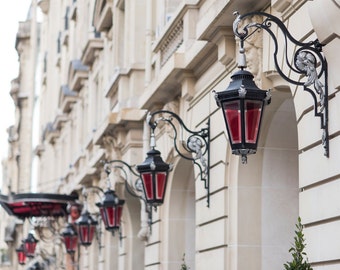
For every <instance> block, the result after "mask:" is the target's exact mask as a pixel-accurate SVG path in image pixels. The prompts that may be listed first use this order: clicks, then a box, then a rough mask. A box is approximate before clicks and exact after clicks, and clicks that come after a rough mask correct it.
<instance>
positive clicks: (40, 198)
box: [0, 193, 78, 219]
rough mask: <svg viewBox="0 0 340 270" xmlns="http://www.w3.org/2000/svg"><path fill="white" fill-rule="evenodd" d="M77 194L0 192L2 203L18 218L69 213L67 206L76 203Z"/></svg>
mask: <svg viewBox="0 0 340 270" xmlns="http://www.w3.org/2000/svg"><path fill="white" fill-rule="evenodd" d="M76 199H78V197H77V196H70V195H61V194H53V193H21V194H13V195H10V196H6V195H2V194H0V204H1V206H2V207H3V208H4V209H5V210H6V212H7V213H8V214H9V215H13V216H16V217H18V218H22V219H24V218H28V217H49V216H51V217H57V216H65V215H66V214H67V211H66V207H67V205H68V204H69V203H75V201H76Z"/></svg>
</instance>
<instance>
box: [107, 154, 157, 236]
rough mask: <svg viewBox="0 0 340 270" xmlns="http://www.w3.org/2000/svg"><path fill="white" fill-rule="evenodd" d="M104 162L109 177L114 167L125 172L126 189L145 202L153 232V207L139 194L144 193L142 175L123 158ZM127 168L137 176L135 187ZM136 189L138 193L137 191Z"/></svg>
mask: <svg viewBox="0 0 340 270" xmlns="http://www.w3.org/2000/svg"><path fill="white" fill-rule="evenodd" d="M102 163H103V164H104V170H105V172H106V174H107V176H108V177H109V175H110V174H111V170H112V169H119V170H120V171H121V172H123V174H124V183H125V189H126V191H127V192H128V193H129V194H130V195H131V196H133V197H136V198H138V199H140V200H142V201H143V202H144V203H145V212H146V213H147V216H148V220H147V222H148V226H149V232H150V234H151V233H152V207H151V206H150V205H149V204H147V203H146V200H145V198H144V197H143V196H141V195H139V194H138V193H141V194H142V193H143V187H142V183H141V180H140V175H139V174H138V173H137V172H136V171H135V170H134V169H133V167H132V166H130V165H129V164H127V163H126V162H125V161H123V160H119V159H115V160H110V161H107V160H104V161H102ZM125 168H127V169H128V170H129V171H130V173H132V175H134V176H136V177H137V180H136V181H135V183H134V187H133V188H132V187H131V185H130V184H129V183H128V179H129V178H128V174H127V172H126V170H125ZM108 185H109V179H108ZM108 187H109V186H108ZM136 191H137V192H138V193H136Z"/></svg>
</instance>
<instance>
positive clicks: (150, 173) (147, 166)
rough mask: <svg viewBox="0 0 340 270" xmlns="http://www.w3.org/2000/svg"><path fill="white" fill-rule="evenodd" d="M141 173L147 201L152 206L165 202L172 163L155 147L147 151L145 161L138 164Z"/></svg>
mask: <svg viewBox="0 0 340 270" xmlns="http://www.w3.org/2000/svg"><path fill="white" fill-rule="evenodd" d="M136 168H137V170H138V172H139V173H140V176H141V179H142V184H143V190H144V195H145V199H146V202H147V203H148V204H150V205H152V206H155V207H156V206H158V205H161V204H163V201H164V195H165V190H166V184H167V179H168V172H169V170H170V165H169V164H167V163H165V162H164V161H163V159H162V157H161V153H160V152H159V151H158V150H156V149H155V148H154V147H152V149H151V150H150V151H148V152H147V157H146V159H145V161H144V162H143V163H142V164H140V165H137V166H136Z"/></svg>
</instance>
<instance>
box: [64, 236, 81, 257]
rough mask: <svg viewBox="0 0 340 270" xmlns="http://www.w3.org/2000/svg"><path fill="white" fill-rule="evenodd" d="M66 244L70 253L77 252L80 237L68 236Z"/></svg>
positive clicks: (65, 240) (65, 237)
mask: <svg viewBox="0 0 340 270" xmlns="http://www.w3.org/2000/svg"><path fill="white" fill-rule="evenodd" d="M64 242H65V246H66V250H67V252H68V253H73V252H75V250H76V248H77V244H78V237H77V235H67V236H64Z"/></svg>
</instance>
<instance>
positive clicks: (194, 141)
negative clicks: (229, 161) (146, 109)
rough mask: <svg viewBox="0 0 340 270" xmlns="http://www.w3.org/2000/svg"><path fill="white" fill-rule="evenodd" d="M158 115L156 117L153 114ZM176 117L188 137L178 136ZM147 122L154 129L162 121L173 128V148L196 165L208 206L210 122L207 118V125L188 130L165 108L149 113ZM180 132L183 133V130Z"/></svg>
mask: <svg viewBox="0 0 340 270" xmlns="http://www.w3.org/2000/svg"><path fill="white" fill-rule="evenodd" d="M156 115H159V117H158V118H156V117H155V116H156ZM174 119H176V121H177V122H178V124H179V125H180V127H181V128H182V129H184V130H185V131H186V132H187V133H188V134H190V135H189V136H188V138H187V139H186V140H183V138H178V132H177V128H176V125H175V123H174V122H173V120H174ZM146 121H147V123H148V124H149V126H150V127H151V129H152V132H153V133H154V130H155V129H156V127H157V125H158V123H159V122H160V121H163V122H165V123H167V124H169V125H170V126H171V127H172V129H173V142H174V148H175V150H176V152H177V153H178V154H179V155H180V156H181V157H182V158H184V159H187V160H191V161H192V162H193V163H194V164H195V165H197V166H198V168H199V171H200V177H201V180H202V181H203V182H204V188H205V189H206V190H207V205H208V207H209V203H210V198H209V192H210V191H209V189H210V188H209V186H210V183H209V166H210V157H209V143H210V128H209V126H210V122H209V120H208V122H207V127H204V128H201V129H200V130H198V131H192V130H190V129H189V128H188V127H187V126H186V125H185V124H184V122H183V120H182V119H181V118H180V117H179V116H178V115H177V114H175V113H174V112H171V111H167V110H159V111H155V112H153V113H149V114H148V116H147V119H146ZM180 134H182V135H183V132H181V133H180ZM178 141H180V142H182V143H181V146H182V148H183V150H184V151H183V150H181V149H182V148H181V149H180V147H179V144H178Z"/></svg>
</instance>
